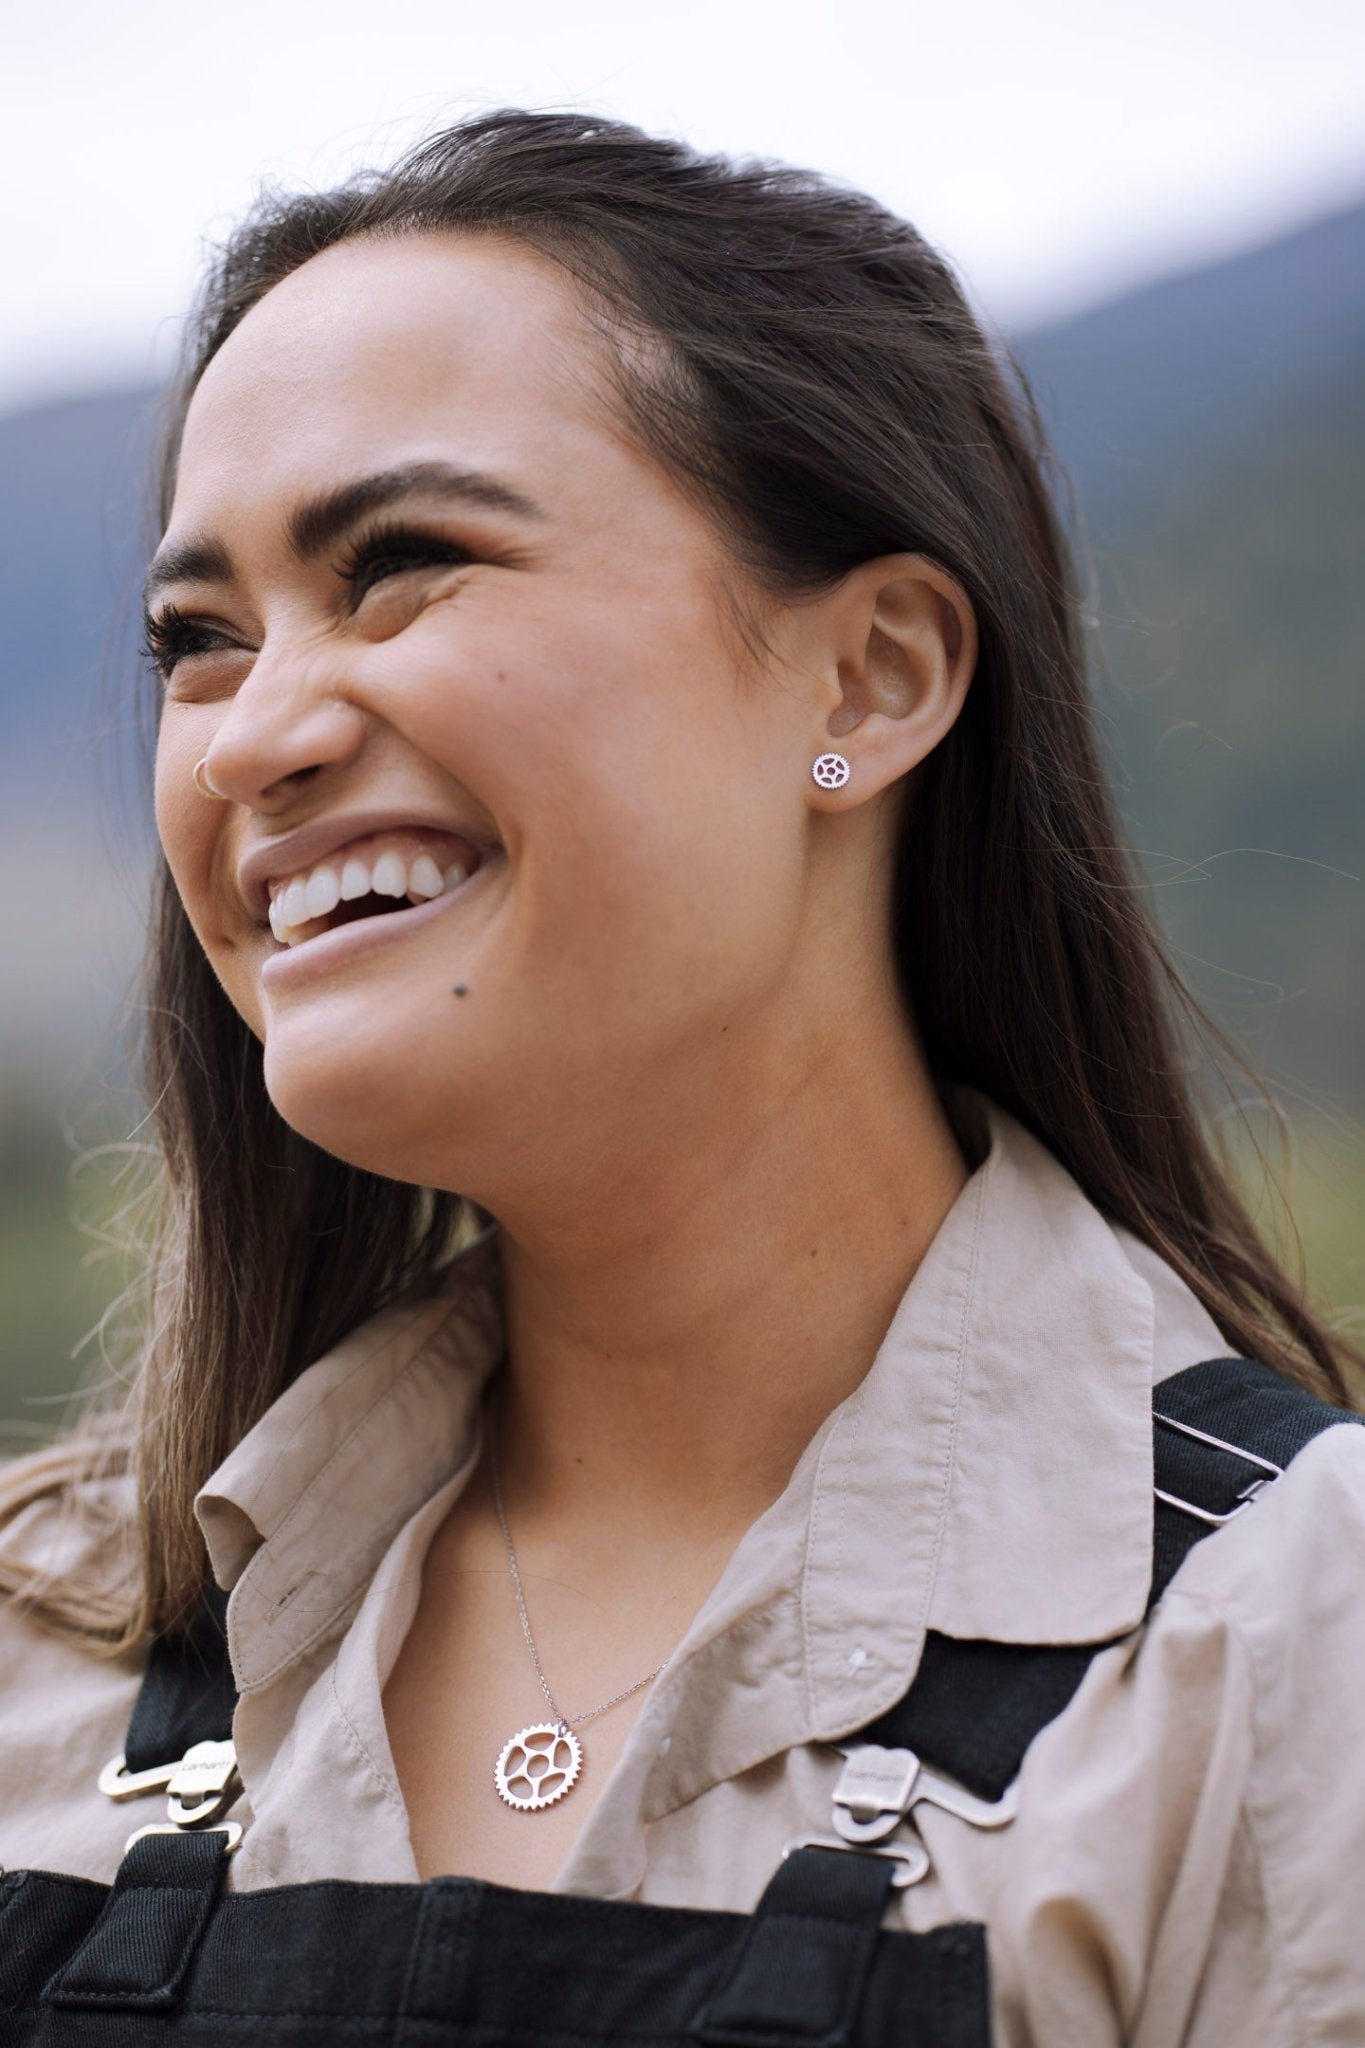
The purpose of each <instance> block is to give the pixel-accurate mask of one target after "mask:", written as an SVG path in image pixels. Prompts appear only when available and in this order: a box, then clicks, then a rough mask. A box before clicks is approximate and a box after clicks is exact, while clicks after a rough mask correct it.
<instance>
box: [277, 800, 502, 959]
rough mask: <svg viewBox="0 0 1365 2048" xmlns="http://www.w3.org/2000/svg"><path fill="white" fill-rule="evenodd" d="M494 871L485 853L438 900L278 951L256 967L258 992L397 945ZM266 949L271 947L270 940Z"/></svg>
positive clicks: (491, 858)
mask: <svg viewBox="0 0 1365 2048" xmlns="http://www.w3.org/2000/svg"><path fill="white" fill-rule="evenodd" d="M409 822H410V821H409ZM375 829H377V830H384V829H387V828H385V827H382V826H381V827H377V828H375ZM357 836H358V835H357ZM497 866H498V860H497V856H496V854H485V856H484V858H483V859H482V860H481V861H480V863H479V865H478V867H476V868H475V870H474V872H473V874H472V875H471V876H470V877H469V879H468V881H465V882H461V883H460V884H459V886H458V888H454V889H447V890H446V892H445V894H444V895H443V896H434V897H433V898H432V899H431V901H430V902H429V903H415V904H413V905H412V906H411V907H410V908H408V909H407V910H390V911H386V912H385V914H384V915H383V916H382V917H364V918H359V919H357V920H356V922H355V923H354V924H342V925H338V926H337V928H336V930H335V931H331V932H320V933H319V934H318V936H317V938H315V939H305V940H304V941H303V943H302V945H298V946H284V947H281V948H280V949H279V950H278V951H276V952H273V953H272V954H271V955H270V957H269V959H268V960H266V962H265V963H264V965H263V966H262V968H261V985H262V987H263V988H267V989H270V990H272V991H273V990H276V989H281V988H292V987H293V986H294V985H295V983H296V982H300V981H306V980H308V979H309V977H310V976H312V975H315V974H329V973H335V972H336V971H337V970H338V969H339V968H344V967H347V966H349V965H350V964H351V962H352V961H354V960H358V959H363V958H364V956H365V955H366V954H367V953H373V952H376V951H378V950H379V949H380V948H381V947H383V946H388V945H393V944H395V943H398V942H400V941H401V940H402V939H403V938H405V937H407V936H409V935H410V934H411V933H413V932H416V931H420V930H421V928H422V926H423V925H427V924H431V923H433V922H434V921H435V920H436V919H437V918H439V917H440V916H441V915H442V914H443V913H445V912H448V911H449V910H450V909H451V907H452V906H453V905H454V904H456V903H460V902H462V901H463V900H464V898H465V897H466V896H468V895H470V894H471V893H472V892H473V891H474V890H475V889H477V888H478V886H479V884H480V882H481V881H482V880H483V878H484V876H485V875H486V874H487V873H488V872H489V870H490V869H494V870H496V868H497ZM271 944H272V945H274V944H275V941H274V940H273V939H272V940H271Z"/></svg>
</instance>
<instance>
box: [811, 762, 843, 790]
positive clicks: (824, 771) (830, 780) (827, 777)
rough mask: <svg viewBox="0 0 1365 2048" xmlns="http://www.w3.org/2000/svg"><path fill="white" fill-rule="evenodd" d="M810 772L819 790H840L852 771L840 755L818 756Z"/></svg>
mask: <svg viewBox="0 0 1365 2048" xmlns="http://www.w3.org/2000/svg"><path fill="white" fill-rule="evenodd" d="M810 772H811V774H812V775H813V776H814V777H815V779H816V781H817V782H818V783H819V785H820V787H821V789H842V788H843V786H844V784H845V783H846V782H847V781H848V778H849V776H850V775H851V774H852V773H853V770H852V769H851V768H850V767H849V765H848V762H847V761H846V760H845V759H844V757H843V755H842V754H820V755H817V757H816V761H815V765H814V767H813V768H812V769H811V771H810Z"/></svg>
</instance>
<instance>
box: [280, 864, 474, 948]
mask: <svg viewBox="0 0 1365 2048" xmlns="http://www.w3.org/2000/svg"><path fill="white" fill-rule="evenodd" d="M468 876H469V867H468V864H467V863H466V862H464V861H460V860H456V861H452V862H451V864H450V866H449V867H448V868H447V869H446V870H445V872H444V874H443V873H442V872H441V870H440V868H438V867H437V865H436V863H435V861H434V860H433V859H432V857H431V855H430V854H429V853H419V854H418V855H417V856H416V857H415V858H414V859H412V860H404V858H403V856H402V854H401V853H397V852H395V851H394V849H393V848H392V847H389V848H386V849H385V851H384V852H383V853H379V854H376V855H374V856H372V858H371V859H370V860H368V861H367V860H365V859H363V858H361V857H360V856H359V855H357V854H354V853H351V854H347V855H346V857H345V859H344V860H343V861H342V863H341V866H340V870H339V871H338V868H337V866H336V865H335V864H334V863H332V862H329V861H324V862H322V863H320V864H319V865H318V866H317V867H315V868H313V869H312V870H311V872H310V873H308V874H306V875H295V876H294V877H293V878H292V879H291V880H290V881H288V882H286V883H284V884H282V885H281V886H280V887H279V888H278V889H277V890H276V892H275V894H274V895H273V896H272V897H271V899H270V929H271V931H272V932H274V934H275V937H276V938H277V939H278V940H279V941H280V944H281V945H283V946H297V945H298V944H299V942H300V941H301V940H302V939H304V938H311V937H312V936H313V934H312V933H311V932H310V931H309V930H308V929H307V928H308V926H309V925H311V924H312V923H313V922H314V920H315V919H317V918H320V917H330V916H331V914H332V912H333V911H334V910H335V909H336V907H337V905H338V903H342V902H345V903H354V902H355V900H356V898H357V897H358V896H368V895H369V894H370V893H371V892H373V893H374V894H375V895H376V896H406V897H407V898H408V899H409V901H410V902H412V903H426V902H429V901H430V900H431V898H432V897H434V896H442V895H444V894H445V892H446V890H447V889H457V888H458V887H459V885H460V883H461V882H463V881H466V880H467V879H468Z"/></svg>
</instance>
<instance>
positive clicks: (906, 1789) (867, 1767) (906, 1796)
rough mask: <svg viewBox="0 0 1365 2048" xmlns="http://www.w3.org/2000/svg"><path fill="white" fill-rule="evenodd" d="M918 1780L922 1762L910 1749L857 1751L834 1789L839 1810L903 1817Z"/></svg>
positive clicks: (848, 1761)
mask: <svg viewBox="0 0 1365 2048" xmlns="http://www.w3.org/2000/svg"><path fill="white" fill-rule="evenodd" d="M918 1776H919V1758H918V1757H917V1756H916V1755H915V1754H914V1751H913V1750H909V1749H880V1748H878V1747H877V1745H876V1744H874V1743H869V1744H868V1745H867V1746H866V1748H863V1749H855V1750H854V1752H853V1754H852V1756H850V1757H849V1758H848V1759H847V1761H846V1762H845V1764H844V1768H843V1770H842V1771H841V1772H840V1773H839V1782H838V1784H837V1785H836V1786H835V1788H834V1803H835V1805H836V1806H846V1807H848V1808H849V1810H850V1811H851V1812H853V1813H904V1811H905V1809H906V1807H907V1806H908V1805H909V1804H910V1794H911V1793H912V1792H913V1790H914V1787H915V1780H916V1778H917V1777H918Z"/></svg>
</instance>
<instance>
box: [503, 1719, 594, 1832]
mask: <svg viewBox="0 0 1365 2048" xmlns="http://www.w3.org/2000/svg"><path fill="white" fill-rule="evenodd" d="M582 1768H583V1745H582V1743H581V1742H580V1741H579V1739H578V1737H577V1736H576V1735H575V1734H574V1732H573V1729H572V1728H566V1727H565V1725H564V1723H563V1722H562V1721H559V1722H554V1721H538V1722H536V1723H535V1725H534V1726H533V1727H530V1728H523V1729H521V1731H520V1732H519V1733H518V1734H516V1735H514V1736H513V1737H512V1739H511V1741H510V1742H507V1743H504V1745H503V1749H502V1754H501V1755H500V1756H499V1758H498V1761H497V1763H496V1764H495V1765H494V1767H493V1783H494V1784H495V1785H496V1786H497V1788H498V1797H499V1799H501V1800H503V1801H505V1803H506V1804H507V1805H508V1806H514V1807H515V1808H516V1810H517V1812H518V1813H542V1812H543V1811H544V1809H545V1808H546V1807H547V1806H553V1805H554V1803H555V1801H556V1800H557V1799H562V1798H563V1797H564V1794H565V1793H566V1792H571V1791H572V1790H573V1788H574V1786H575V1785H576V1784H577V1783H578V1774H579V1772H580V1771H581V1770H582Z"/></svg>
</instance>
